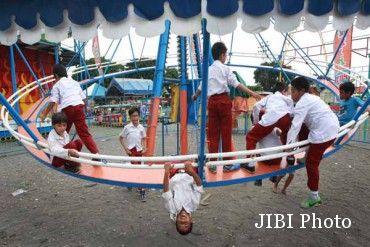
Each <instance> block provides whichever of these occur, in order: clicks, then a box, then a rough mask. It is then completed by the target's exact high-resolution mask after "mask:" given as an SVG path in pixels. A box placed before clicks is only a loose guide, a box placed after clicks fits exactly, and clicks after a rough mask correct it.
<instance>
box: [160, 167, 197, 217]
mask: <svg viewBox="0 0 370 247" xmlns="http://www.w3.org/2000/svg"><path fill="white" fill-rule="evenodd" d="M202 193H204V190H203V186H197V185H196V183H195V181H194V178H193V177H192V176H190V175H189V174H187V173H177V174H175V176H173V177H172V178H171V179H170V184H169V191H167V192H164V193H163V194H162V197H163V198H164V201H165V207H166V209H167V210H168V211H169V212H170V218H171V219H172V220H174V221H175V220H176V216H177V215H178V213H179V212H180V211H181V209H182V208H184V209H185V211H186V212H187V213H189V214H190V213H192V212H194V211H195V210H197V208H198V206H199V202H200V197H201V195H202Z"/></svg>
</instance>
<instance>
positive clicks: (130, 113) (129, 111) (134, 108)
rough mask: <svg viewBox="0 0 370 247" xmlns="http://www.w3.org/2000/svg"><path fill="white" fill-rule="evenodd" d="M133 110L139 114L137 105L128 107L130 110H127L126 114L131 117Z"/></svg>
mask: <svg viewBox="0 0 370 247" xmlns="http://www.w3.org/2000/svg"><path fill="white" fill-rule="evenodd" d="M135 112H137V113H138V114H139V115H140V110H139V108H137V107H132V108H130V110H128V115H129V116H130V117H131V115H132V114H134V113H135Z"/></svg>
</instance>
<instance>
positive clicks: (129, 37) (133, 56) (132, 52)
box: [128, 34, 137, 69]
mask: <svg viewBox="0 0 370 247" xmlns="http://www.w3.org/2000/svg"><path fill="white" fill-rule="evenodd" d="M128 40H129V42H130V48H131V54H132V60H133V61H134V65H135V69H137V64H136V58H135V53H134V48H133V47H132V42H131V36H130V34H129V35H128Z"/></svg>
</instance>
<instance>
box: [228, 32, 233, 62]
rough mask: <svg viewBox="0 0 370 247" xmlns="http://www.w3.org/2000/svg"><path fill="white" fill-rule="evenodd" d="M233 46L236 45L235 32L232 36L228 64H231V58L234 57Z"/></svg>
mask: <svg viewBox="0 0 370 247" xmlns="http://www.w3.org/2000/svg"><path fill="white" fill-rule="evenodd" d="M233 44H234V32H233V33H232V34H231V41H230V50H229V57H228V61H227V64H230V63H231V56H232V55H233Z"/></svg>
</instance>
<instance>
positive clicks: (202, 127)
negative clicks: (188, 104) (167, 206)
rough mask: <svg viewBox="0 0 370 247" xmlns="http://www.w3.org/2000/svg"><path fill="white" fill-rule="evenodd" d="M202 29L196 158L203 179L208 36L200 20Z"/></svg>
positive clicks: (204, 24) (204, 25) (203, 22)
mask: <svg viewBox="0 0 370 247" xmlns="http://www.w3.org/2000/svg"><path fill="white" fill-rule="evenodd" d="M202 29H203V66H202V72H203V76H202V94H201V101H202V105H201V109H202V114H201V123H200V150H199V156H198V174H199V176H200V177H201V178H202V179H203V176H204V172H203V167H204V163H205V145H206V121H207V116H206V112H207V92H208V67H209V52H210V49H209V47H210V35H209V33H208V32H207V20H206V19H203V20H202Z"/></svg>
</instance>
